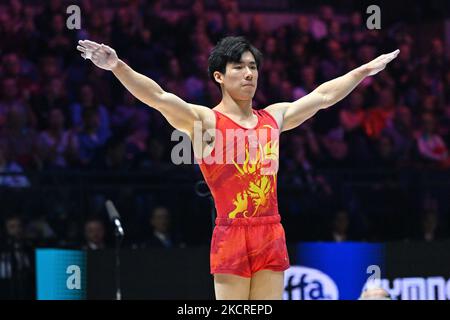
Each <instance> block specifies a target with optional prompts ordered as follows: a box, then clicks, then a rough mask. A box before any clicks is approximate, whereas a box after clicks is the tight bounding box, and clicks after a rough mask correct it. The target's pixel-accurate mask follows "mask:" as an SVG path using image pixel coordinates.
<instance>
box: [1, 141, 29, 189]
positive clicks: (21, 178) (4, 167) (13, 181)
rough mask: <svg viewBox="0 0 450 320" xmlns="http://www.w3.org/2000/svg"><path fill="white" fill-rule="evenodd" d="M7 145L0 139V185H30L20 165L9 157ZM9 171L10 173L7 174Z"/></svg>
mask: <svg viewBox="0 0 450 320" xmlns="http://www.w3.org/2000/svg"><path fill="white" fill-rule="evenodd" d="M9 158H10V157H9V155H8V149H7V145H6V144H5V143H4V142H1V141H0V187H8V188H25V187H29V186H30V182H29V181H28V179H27V177H26V176H25V175H21V174H19V173H22V172H23V169H22V167H21V166H20V165H19V164H17V163H15V162H14V161H11V160H10V159H9ZM8 173H11V175H8Z"/></svg>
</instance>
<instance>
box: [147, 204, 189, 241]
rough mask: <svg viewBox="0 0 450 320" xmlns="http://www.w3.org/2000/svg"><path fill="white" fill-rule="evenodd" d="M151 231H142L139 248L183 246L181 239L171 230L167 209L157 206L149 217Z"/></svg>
mask: <svg viewBox="0 0 450 320" xmlns="http://www.w3.org/2000/svg"><path fill="white" fill-rule="evenodd" d="M148 222H149V226H150V228H151V229H152V230H151V232H148V231H144V235H145V236H144V237H143V241H142V242H141V245H140V247H141V248H180V247H185V244H184V243H183V242H181V239H180V238H179V236H178V235H176V234H175V233H174V232H172V230H171V217H170V212H169V209H167V208H166V207H164V206H157V207H155V208H154V209H153V211H152V212H151V214H150V217H149V220H148Z"/></svg>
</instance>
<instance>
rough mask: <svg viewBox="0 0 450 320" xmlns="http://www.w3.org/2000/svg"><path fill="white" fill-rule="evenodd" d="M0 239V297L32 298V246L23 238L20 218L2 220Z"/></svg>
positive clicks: (13, 217) (11, 217)
mask: <svg viewBox="0 0 450 320" xmlns="http://www.w3.org/2000/svg"><path fill="white" fill-rule="evenodd" d="M3 227H4V228H3V229H4V232H2V233H1V234H0V235H2V238H1V239H0V299H33V298H34V270H33V269H34V262H33V247H32V245H31V244H30V243H29V242H28V241H27V240H26V239H25V236H24V228H23V222H22V219H21V218H20V217H19V216H17V215H10V216H8V217H7V218H6V219H5V220H4V226H3Z"/></svg>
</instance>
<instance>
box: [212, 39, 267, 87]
mask: <svg viewBox="0 0 450 320" xmlns="http://www.w3.org/2000/svg"><path fill="white" fill-rule="evenodd" d="M246 51H250V52H251V53H252V54H253V57H254V58H255V62H256V67H257V68H258V69H259V67H260V66H261V65H262V54H261V52H260V51H259V50H258V49H256V48H255V47H254V46H252V45H251V44H250V42H248V40H247V39H245V38H244V37H232V36H230V37H225V38H223V39H221V40H220V41H219V42H218V43H217V45H216V46H215V47H214V48H213V49H212V51H211V53H210V55H209V58H208V75H209V77H210V78H211V80H212V81H213V82H214V84H216V85H217V86H218V87H219V89H220V84H219V83H217V81H216V80H215V79H214V72H216V71H219V72H221V73H223V74H225V70H226V66H227V63H229V62H239V61H240V60H241V56H242V54H243V53H244V52H246Z"/></svg>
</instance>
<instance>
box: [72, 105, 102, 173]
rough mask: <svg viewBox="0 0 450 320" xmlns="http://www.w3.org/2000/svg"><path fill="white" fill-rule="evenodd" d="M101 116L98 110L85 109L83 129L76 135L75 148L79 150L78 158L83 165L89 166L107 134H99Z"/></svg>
mask: <svg viewBox="0 0 450 320" xmlns="http://www.w3.org/2000/svg"><path fill="white" fill-rule="evenodd" d="M99 128H100V123H99V116H98V113H97V111H96V110H94V109H91V108H88V109H84V110H83V129H82V130H81V131H80V132H79V133H78V134H77V135H76V136H75V141H74V148H75V149H76V150H77V154H78V160H79V162H80V164H81V166H82V167H89V166H90V165H91V162H92V160H93V159H94V157H95V154H96V152H98V151H99V150H100V149H101V147H102V146H103V145H104V144H105V142H106V139H107V136H102V135H100V134H99Z"/></svg>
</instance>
